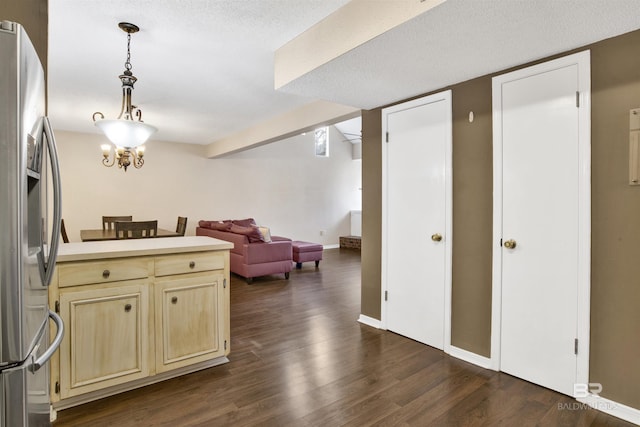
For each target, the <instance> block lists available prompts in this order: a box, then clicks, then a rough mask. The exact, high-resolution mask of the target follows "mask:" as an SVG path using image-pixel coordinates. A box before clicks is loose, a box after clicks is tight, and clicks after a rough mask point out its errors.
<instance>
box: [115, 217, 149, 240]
mask: <svg viewBox="0 0 640 427" xmlns="http://www.w3.org/2000/svg"><path fill="white" fill-rule="evenodd" d="M115 228H116V239H146V238H148V237H157V236H158V220H157V219H156V220H153V221H116V222H115Z"/></svg>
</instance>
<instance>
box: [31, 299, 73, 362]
mask: <svg viewBox="0 0 640 427" xmlns="http://www.w3.org/2000/svg"><path fill="white" fill-rule="evenodd" d="M49 317H50V318H51V320H53V321H54V323H55V324H56V326H57V327H58V331H57V332H56V337H55V338H54V339H53V342H52V343H51V345H50V346H49V348H48V349H47V351H45V352H44V353H43V354H42V356H40V357H38V358H37V359H36V360H34V361H33V363H32V364H31V366H30V367H29V370H30V371H31V372H36V371H37V370H38V369H40V368H41V367H42V366H43V365H44V364H45V363H47V362H48V361H49V359H51V356H53V353H55V352H56V350H57V349H58V347H60V344H61V343H62V338H63V337H64V323H63V322H62V318H61V317H60V316H58V315H57V314H56V313H54V312H53V311H51V310H49Z"/></svg>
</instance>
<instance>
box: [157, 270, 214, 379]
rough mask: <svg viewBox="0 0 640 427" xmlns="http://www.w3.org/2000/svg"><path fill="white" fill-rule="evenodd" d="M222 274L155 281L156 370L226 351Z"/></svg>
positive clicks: (210, 356)
mask: <svg viewBox="0 0 640 427" xmlns="http://www.w3.org/2000/svg"><path fill="white" fill-rule="evenodd" d="M223 283H224V276H223V274H217V273H215V274H211V273H208V274H205V275H198V276H196V277H194V276H190V277H185V276H166V277H164V278H163V280H160V281H157V282H156V290H155V292H156V300H155V301H156V302H155V305H156V372H164V371H168V370H171V369H175V368H178V367H182V366H186V365H190V364H193V363H197V362H201V361H205V360H209V359H213V358H215V357H219V356H223V355H224V326H225V325H224V317H223V313H224V306H223V305H222V304H223V300H224V299H223Z"/></svg>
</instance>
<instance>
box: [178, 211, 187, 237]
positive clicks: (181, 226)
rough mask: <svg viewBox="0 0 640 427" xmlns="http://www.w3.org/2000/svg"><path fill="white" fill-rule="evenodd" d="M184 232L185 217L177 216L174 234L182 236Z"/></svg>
mask: <svg viewBox="0 0 640 427" xmlns="http://www.w3.org/2000/svg"><path fill="white" fill-rule="evenodd" d="M185 231H187V217H186V216H179V217H178V224H177V225H176V233H180V235H181V236H184V233H185Z"/></svg>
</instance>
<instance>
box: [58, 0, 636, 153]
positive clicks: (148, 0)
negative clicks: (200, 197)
mask: <svg viewBox="0 0 640 427" xmlns="http://www.w3.org/2000/svg"><path fill="white" fill-rule="evenodd" d="M347 1H348V0H181V1H178V0H136V1H123V0H110V1H102V0H101V1H98V0H56V1H50V2H49V12H50V17H49V31H50V36H49V65H48V66H49V115H50V117H51V120H52V124H53V126H54V128H55V129H63V130H72V131H79V132H97V130H96V129H95V127H94V126H93V123H92V121H91V116H92V114H93V112H95V111H101V112H102V113H104V115H105V116H106V117H107V118H115V117H116V116H117V114H118V112H119V109H120V101H121V95H120V81H119V79H118V75H119V74H121V73H122V71H123V69H124V68H123V67H124V60H125V56H126V34H125V33H124V32H122V31H121V30H120V29H119V28H118V27H117V23H118V22H120V21H128V22H132V23H134V24H137V25H138V26H140V28H141V31H140V32H139V33H137V34H134V35H133V36H132V42H131V62H132V64H133V72H134V74H135V75H136V76H137V77H138V79H139V80H138V82H137V83H136V86H135V90H134V93H133V101H134V103H135V104H137V105H138V106H140V107H141V108H142V110H143V112H144V119H145V121H146V122H147V123H149V124H153V125H155V126H157V127H158V128H159V131H158V133H157V134H156V135H154V139H158V140H166V141H176V142H189V143H196V144H209V143H211V142H214V141H216V140H218V139H221V138H223V137H225V136H228V135H230V134H234V133H236V132H238V131H241V130H244V129H247V128H249V127H251V126H253V125H255V124H257V123H259V122H262V121H264V120H266V119H269V118H271V117H275V116H278V115H280V114H282V113H285V112H287V111H289V110H292V109H294V108H297V107H300V106H301V105H304V104H307V103H309V102H311V101H313V100H314V99H326V100H329V101H334V102H338V103H341V104H346V105H352V106H355V107H360V108H372V107H377V106H381V105H386V104H389V103H392V102H395V101H397V100H400V99H405V98H408V97H411V96H415V95H418V94H421V93H425V92H428V91H431V90H435V89H438V88H441V87H444V86H447V85H449V84H452V83H456V82H460V81H464V80H467V79H470V78H473V77H477V76H480V75H484V74H487V73H491V72H495V71H498V70H501V69H505V68H507V67H510V66H514V65H518V64H522V63H524V62H528V61H531V60H535V59H538V58H541V57H545V56H548V55H552V54H555V53H559V52H562V51H566V50H569V49H572V48H575V47H579V46H582V45H585V44H588V43H591V42H594V41H597V40H600V39H604V38H608V37H612V36H615V35H618V34H622V33H625V32H628V31H631V30H634V29H637V28H640V0H536V1H533V0H447V1H446V2H445V3H444V4H442V5H440V6H438V7H436V8H434V9H433V10H431V11H429V12H428V13H425V14H423V15H421V16H418V17H417V18H414V19H413V20H411V21H409V22H407V23H405V24H404V25H402V26H400V27H396V28H395V29H393V30H390V31H388V32H387V33H384V34H382V35H380V36H378V37H377V38H375V39H373V40H372V41H370V42H368V43H366V44H364V45H362V46H360V47H358V48H356V49H353V50H351V51H350V52H347V53H346V54H344V55H342V56H340V57H338V58H336V59H335V60H333V61H331V62H329V63H327V64H325V65H323V66H321V67H319V68H317V69H315V70H313V71H311V72H309V73H307V74H306V75H303V76H302V77H300V78H298V79H296V80H294V81H293V82H291V83H289V84H288V85H286V86H285V87H284V88H283V90H279V91H275V90H274V89H273V54H274V52H275V50H276V49H277V48H279V47H280V46H282V45H283V44H285V43H286V42H287V41H289V40H291V39H292V38H294V37H296V36H297V35H298V34H300V33H302V32H303V31H304V30H305V29H307V28H309V27H310V26H312V25H314V24H315V23H317V22H319V21H321V20H322V19H323V18H324V17H326V16H327V15H328V14H330V13H332V12H334V11H335V10H337V9H338V8H340V7H341V6H342V5H344V4H346V3H347ZM371 1H402V0H371ZM406 1H412V0H406ZM415 1H418V0H415ZM319 42H320V43H321V42H322V41H319ZM639 52H640V51H639Z"/></svg>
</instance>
